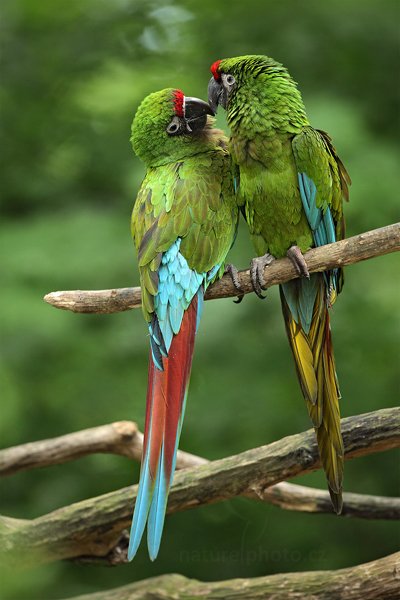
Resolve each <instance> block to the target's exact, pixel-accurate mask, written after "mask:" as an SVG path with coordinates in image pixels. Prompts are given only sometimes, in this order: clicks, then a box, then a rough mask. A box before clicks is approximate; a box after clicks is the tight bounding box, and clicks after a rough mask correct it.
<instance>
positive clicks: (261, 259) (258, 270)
mask: <svg viewBox="0 0 400 600" xmlns="http://www.w3.org/2000/svg"><path fill="white" fill-rule="evenodd" d="M274 260H275V256H272V254H268V252H267V253H266V254H264V256H257V258H253V260H252V261H251V264H250V279H251V285H252V286H253V290H254V291H255V293H256V294H257V296H258V297H259V298H260V299H261V300H264V299H265V298H266V296H264V294H263V288H264V286H265V279H264V268H265V267H267V266H268V265H270V264H271V263H272V262H273V261H274Z"/></svg>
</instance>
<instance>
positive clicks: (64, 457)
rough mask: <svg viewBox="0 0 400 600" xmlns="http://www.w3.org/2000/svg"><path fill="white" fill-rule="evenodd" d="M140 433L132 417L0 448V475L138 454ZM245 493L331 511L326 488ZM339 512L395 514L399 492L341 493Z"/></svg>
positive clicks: (192, 459)
mask: <svg viewBox="0 0 400 600" xmlns="http://www.w3.org/2000/svg"><path fill="white" fill-rule="evenodd" d="M142 449H143V434H142V433H141V432H140V431H138V428H137V425H136V423H133V422H132V421H119V422H116V423H111V424H109V425H102V426H100V427H91V428H89V429H84V430H82V431H78V432H76V433H70V434H68V435H63V436H60V437H56V438H52V439H48V440H40V441H37V442H31V443H28V444H22V445H20V446H14V447H12V448H7V449H5V450H0V476H3V477H4V476H7V475H12V474H14V473H18V472H19V471H24V470H28V469H34V468H40V467H46V466H50V465H57V464H62V463H65V462H67V461H70V460H76V459H77V458H80V457H82V456H87V455H88V454H95V453H100V452H101V453H110V454H117V455H121V456H126V457H128V458H131V459H134V460H136V461H140V460H141V456H142ZM208 462H209V461H208V460H206V459H205V458H201V457H200V456H195V455H194V454H189V453H188V452H183V451H182V450H179V451H178V456H177V465H176V466H177V469H182V468H188V467H196V466H199V465H203V464H207V463H208ZM245 495H246V497H248V498H253V499H256V500H262V501H263V502H269V503H271V504H274V505H276V506H280V507H281V508H283V509H286V510H295V511H302V512H312V513H314V512H316V513H329V514H332V505H331V501H330V497H329V493H328V492H327V491H323V490H318V489H314V488H309V487H305V486H301V485H296V484H293V483H286V482H281V483H277V484H276V485H273V486H271V487H268V488H266V489H265V490H264V491H263V492H262V493H261V492H258V493H257V494H256V493H255V492H247V493H246V494H245ZM342 514H343V515H344V516H347V517H361V518H365V519H399V518H400V498H387V497H384V496H370V495H365V494H352V493H345V494H344V509H343V513H342Z"/></svg>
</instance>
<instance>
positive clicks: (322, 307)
mask: <svg viewBox="0 0 400 600" xmlns="http://www.w3.org/2000/svg"><path fill="white" fill-rule="evenodd" d="M281 303H282V312H283V316H284V319H285V326H286V332H287V335H288V338H289V343H290V347H291V349H292V352H293V356H294V360H295V364H296V370H297V375H298V378H299V381H300V386H301V389H302V391H303V395H304V398H305V400H306V405H307V409H308V413H309V415H310V418H311V420H312V422H313V425H314V429H315V433H316V435H317V442H318V449H319V454H320V457H321V462H322V466H323V468H324V471H325V474H326V478H327V480H328V485H329V493H330V495H331V499H332V504H333V506H334V509H335V511H336V513H338V514H340V512H341V510H342V482H343V462H344V458H343V457H344V449H343V440H342V435H341V432H340V411H339V399H340V391H339V386H338V382H337V377H336V370H335V359H334V356H333V348H332V341H331V332H330V326H329V313H328V308H327V300H326V288H325V282H324V280H323V276H322V275H321V283H320V286H319V289H318V292H317V296H316V299H315V304H314V310H313V316H312V321H311V327H310V331H309V333H308V334H307V333H305V331H304V330H303V329H302V327H301V324H299V323H296V321H295V320H294V319H293V317H292V314H291V312H290V310H289V306H288V304H287V303H286V300H285V296H284V294H283V292H282V291H281Z"/></svg>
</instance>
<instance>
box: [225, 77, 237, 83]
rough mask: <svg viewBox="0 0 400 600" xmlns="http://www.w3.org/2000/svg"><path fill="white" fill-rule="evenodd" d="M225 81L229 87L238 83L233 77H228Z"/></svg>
mask: <svg viewBox="0 0 400 600" xmlns="http://www.w3.org/2000/svg"><path fill="white" fill-rule="evenodd" d="M225 81H226V83H227V84H228V85H233V84H234V83H236V80H235V78H234V76H233V75H227V76H226V79H225Z"/></svg>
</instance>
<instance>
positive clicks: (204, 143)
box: [128, 89, 238, 560]
mask: <svg viewBox="0 0 400 600" xmlns="http://www.w3.org/2000/svg"><path fill="white" fill-rule="evenodd" d="M212 114H213V111H212V110H211V108H210V106H209V105H208V104H207V103H206V102H203V101H202V100H199V99H197V98H190V97H187V96H184V94H183V93H182V92H181V91H180V90H174V89H166V90H162V91H160V92H156V93H154V94H150V96H148V97H147V98H145V100H143V102H142V104H141V105H140V107H139V109H138V111H137V113H136V115H135V118H134V121H133V124H132V138H131V141H132V145H133V149H134V151H135V153H136V154H137V155H138V156H139V158H140V159H141V160H142V161H143V162H144V163H145V165H146V168H147V171H146V175H145V178H144V180H143V183H142V185H141V188H140V190H139V193H138V196H137V200H136V203H135V206H134V209H133V213H132V235H133V239H134V242H135V246H136V249H137V251H138V264H139V271H140V282H141V287H142V306H143V314H144V318H145V319H146V322H147V324H148V328H149V334H150V356H149V374H148V389H147V405H146V422H145V432H144V443H143V457H142V465H141V473H140V481H139V488H138V493H137V498H136V503H135V509H134V515H133V521H132V528H131V534H130V540H129V550H128V558H129V560H132V558H133V557H134V556H135V554H136V552H137V549H138V547H139V544H140V541H141V538H142V535H143V532H144V529H145V526H146V523H147V540H148V549H149V555H150V558H151V559H152V560H154V559H155V558H156V556H157V554H158V551H159V547H160V542H161V535H162V530H163V525H164V518H165V511H166V506H167V499H168V492H169V489H170V486H171V482H172V478H173V474H174V469H175V462H176V453H177V448H178V442H179V436H180V432H181V428H182V421H183V415H184V411H185V402H186V395H187V389H188V384H189V377H190V371H191V366H192V356H193V348H194V340H195V335H196V330H197V327H198V324H199V320H200V315H201V310H202V306H203V297H204V292H205V290H206V288H207V286H208V285H209V284H210V283H211V282H213V281H214V280H215V279H217V278H219V277H220V276H221V275H222V274H223V272H224V264H225V258H226V255H227V253H228V251H229V249H230V247H231V246H232V244H233V241H234V239H235V235H236V230H237V222H238V207H237V204H236V199H235V194H234V190H233V179H232V170H231V162H230V157H229V153H228V152H227V150H226V140H225V139H224V136H223V134H222V132H221V131H219V130H216V129H213V128H212V119H211V118H210V117H209V116H208V115H212Z"/></svg>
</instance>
